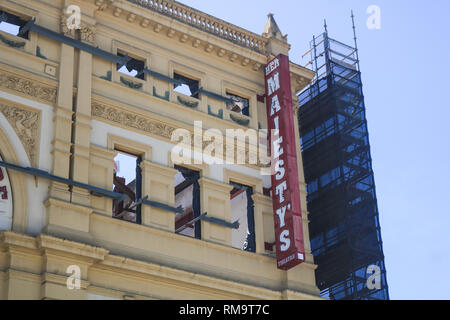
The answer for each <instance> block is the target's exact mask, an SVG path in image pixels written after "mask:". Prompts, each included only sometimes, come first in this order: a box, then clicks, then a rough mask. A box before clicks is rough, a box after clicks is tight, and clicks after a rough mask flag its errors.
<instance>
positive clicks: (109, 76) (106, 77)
mask: <svg viewBox="0 0 450 320" xmlns="http://www.w3.org/2000/svg"><path fill="white" fill-rule="evenodd" d="M100 79H103V80H107V81H112V71H111V70H109V71H108V72H107V73H106V76H102V77H100Z"/></svg>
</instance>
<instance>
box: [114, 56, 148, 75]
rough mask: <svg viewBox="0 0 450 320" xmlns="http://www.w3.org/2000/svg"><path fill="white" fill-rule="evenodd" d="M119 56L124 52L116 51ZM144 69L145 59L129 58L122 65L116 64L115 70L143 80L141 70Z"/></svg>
mask: <svg viewBox="0 0 450 320" xmlns="http://www.w3.org/2000/svg"><path fill="white" fill-rule="evenodd" d="M117 55H118V56H119V57H125V54H123V53H121V52H117ZM144 69H145V61H143V60H138V59H135V58H131V60H130V61H128V63H127V64H126V65H124V66H122V67H121V66H120V64H117V71H118V72H120V73H123V74H126V75H128V76H130V77H134V78H138V79H142V80H145V74H144V73H143V72H142V71H143V70H144Z"/></svg>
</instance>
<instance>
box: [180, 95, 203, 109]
mask: <svg viewBox="0 0 450 320" xmlns="http://www.w3.org/2000/svg"><path fill="white" fill-rule="evenodd" d="M177 99H178V102H179V103H181V104H182V105H184V106H186V107H188V108H197V107H198V104H199V103H198V101H188V100H186V99H183V98H182V97H180V96H177Z"/></svg>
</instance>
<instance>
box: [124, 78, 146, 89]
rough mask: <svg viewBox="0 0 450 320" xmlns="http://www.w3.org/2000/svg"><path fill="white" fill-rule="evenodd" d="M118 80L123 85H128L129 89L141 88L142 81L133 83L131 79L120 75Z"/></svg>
mask: <svg viewBox="0 0 450 320" xmlns="http://www.w3.org/2000/svg"><path fill="white" fill-rule="evenodd" d="M120 82H122V83H123V84H124V85H126V86H128V87H130V88H131V89H141V88H142V83H134V82H133V81H130V80H127V79H125V78H124V77H120Z"/></svg>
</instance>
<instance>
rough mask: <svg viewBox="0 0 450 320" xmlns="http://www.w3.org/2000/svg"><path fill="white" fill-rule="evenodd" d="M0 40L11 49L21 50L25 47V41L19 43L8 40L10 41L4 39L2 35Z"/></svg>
mask: <svg viewBox="0 0 450 320" xmlns="http://www.w3.org/2000/svg"><path fill="white" fill-rule="evenodd" d="M0 40H1V41H2V42H3V43H4V44H7V45H8V46H10V47H13V48H23V47H24V46H25V44H26V42H25V41H20V42H19V41H13V40H10V39H8V38H6V37H5V36H3V35H2V34H0Z"/></svg>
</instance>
